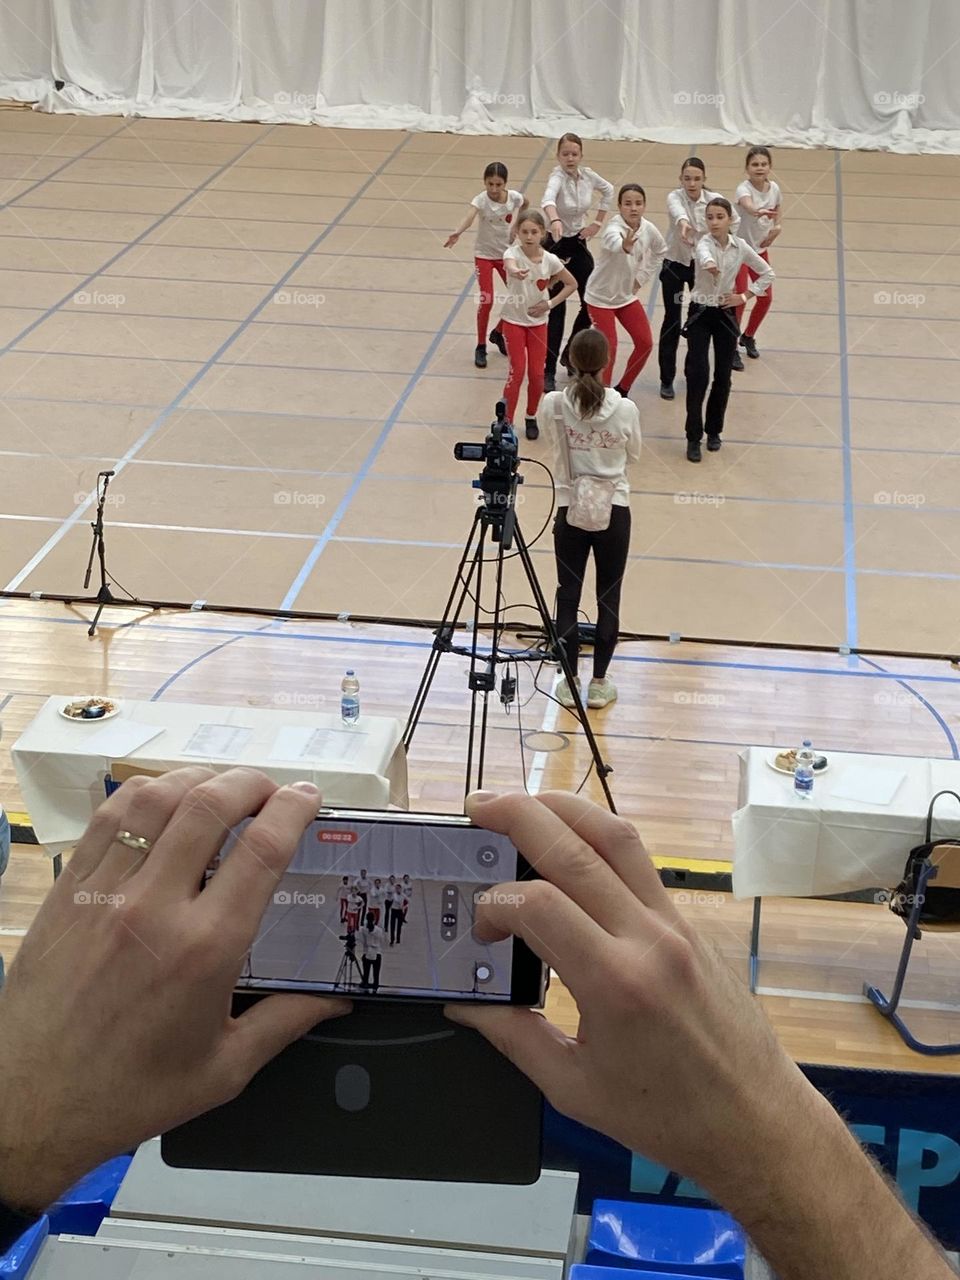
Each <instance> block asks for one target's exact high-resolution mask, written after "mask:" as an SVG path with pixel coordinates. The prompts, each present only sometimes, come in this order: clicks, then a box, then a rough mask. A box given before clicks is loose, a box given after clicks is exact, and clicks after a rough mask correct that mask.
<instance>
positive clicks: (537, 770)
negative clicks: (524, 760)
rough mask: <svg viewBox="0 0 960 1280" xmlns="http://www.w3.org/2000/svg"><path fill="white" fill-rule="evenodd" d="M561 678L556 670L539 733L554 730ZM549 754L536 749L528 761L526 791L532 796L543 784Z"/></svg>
mask: <svg viewBox="0 0 960 1280" xmlns="http://www.w3.org/2000/svg"><path fill="white" fill-rule="evenodd" d="M562 679H563V674H562V672H560V671H558V672H557V673H556V674H555V676H554V678H553V686H552V688H551V690H550V692H551V693H552V694H553V697H552V698H548V699H547V708H546V710H545V711H544V713H543V721H542V722H541V725H540V728H539V730H538V732H540V733H554V732H555V731H556V728H557V720H558V719H559V716H560V703H559V702H557V701H556V696H557V686H558V685H559V683H560V681H561V680H562ZM550 754H551V752H549V751H537V752H535V754H534V757H533V759H532V760H531V762H530V770H529V772H528V773H527V792H528V793H529V794H530V795H532V796H535V795H537V793H538V792H539V790H540V788H541V786H542V785H543V772H544V769H546V767H547V756H549V755H550Z"/></svg>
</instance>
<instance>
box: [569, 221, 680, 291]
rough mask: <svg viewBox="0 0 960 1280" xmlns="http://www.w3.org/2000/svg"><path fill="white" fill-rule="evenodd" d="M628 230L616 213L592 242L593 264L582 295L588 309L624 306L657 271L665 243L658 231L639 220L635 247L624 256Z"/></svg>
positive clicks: (662, 257)
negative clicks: (624, 240) (624, 241)
mask: <svg viewBox="0 0 960 1280" xmlns="http://www.w3.org/2000/svg"><path fill="white" fill-rule="evenodd" d="M629 231H630V228H629V227H628V226H627V224H626V222H625V221H624V220H623V218H621V216H620V214H619V213H615V214H614V215H613V217H612V218H608V219H607V220H606V222H605V223H604V224H603V229H602V230H601V232H600V234H599V235H598V236H597V237H596V238H595V239H594V241H593V244H594V250H593V252H594V257H595V259H596V265H595V266H594V268H593V270H592V271H591V272H590V278H589V280H588V281H587V287H586V289H585V290H584V294H583V296H584V300H585V301H586V302H587V304H588V305H589V306H591V307H625V306H626V305H627V303H628V302H632V301H633V300H634V298H636V296H637V293H638V292H639V291H640V290H641V289H642V288H643V286H644V285H645V284H646V283H647V281H648V280H649V279H651V277H652V276H654V275H656V274H657V272H658V271H659V270H660V264H661V262H663V259H664V256H665V255H666V252H667V244H666V241H665V240H664V238H663V236H662V235H661V234H660V232H659V230H658V229H657V228H656V227H655V226H654V225H653V223H652V222H648V221H647V219H646V218H641V219H640V227H639V230H638V231H637V240H636V244H634V246H633V248H632V249H631V250H630V252H629V253H624V250H623V239H624V236H626V235H627V234H628V233H629Z"/></svg>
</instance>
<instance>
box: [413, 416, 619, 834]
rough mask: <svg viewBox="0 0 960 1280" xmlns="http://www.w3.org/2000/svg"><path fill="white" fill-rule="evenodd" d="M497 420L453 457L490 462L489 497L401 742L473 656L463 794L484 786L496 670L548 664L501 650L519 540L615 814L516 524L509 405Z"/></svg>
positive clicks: (509, 692)
mask: <svg viewBox="0 0 960 1280" xmlns="http://www.w3.org/2000/svg"><path fill="white" fill-rule="evenodd" d="M496 412H497V420H496V422H495V423H494V424H493V426H492V427H491V429H490V435H489V436H488V437H487V440H486V441H485V442H484V444H482V445H477V444H466V445H464V444H458V445H456V446H455V447H454V456H455V457H456V458H458V459H459V460H461V461H480V460H483V461H484V462H485V463H486V465H485V467H484V469H483V471H482V472H481V474H480V478H479V480H477V481H474V486H475V487H476V488H477V489H479V490H480V492H481V493H482V495H483V500H482V502H481V503H480V504H479V505H478V506H477V510H476V512H475V513H474V517H473V524H472V525H471V527H470V532H469V534H468V535H467V541H466V545H465V546H464V549H463V555H462V556H461V558H460V563H459V565H458V566H457V571H456V574H455V575H454V580H453V585H452V587H451V589H450V595H449V596H448V598H447V603H446V607H445V608H444V611H443V618H442V620H441V622H440V626H439V627H438V628H437V630H436V631H435V632H434V641H433V646H432V648H431V650H430V656H429V657H428V658H427V663H426V666H425V668H424V672H423V676H422V677H421V680H420V685H419V687H418V689H417V692H416V695H415V697H414V700H413V706H412V708H411V710H410V716H409V718H408V720H407V724H406V727H405V729H404V732H403V745H404V748H405V750H406V751H407V752H408V753H409V750H410V744H411V742H412V741H413V735H414V733H415V732H416V728H417V725H418V723H419V721H420V716H421V715H422V713H423V708H424V704H425V703H426V700H427V697H428V695H429V693H430V687H431V685H432V683H433V678H434V676H435V675H436V672H437V667H438V666H439V663H440V659H441V657H442V656H443V655H444V654H445V653H456V654H459V655H461V656H462V657H467V658H469V659H470V673H469V676H468V679H467V683H468V686H469V689H470V725H469V737H468V740H467V765H466V776H465V782H464V796H467V795H469V794H470V792H471V791H475V790H479V789H480V788H481V787H482V786H483V769H484V762H485V758H486V746H487V728H488V712H489V698H490V694H491V693H495V692H496V688H497V668H498V667H499V666H502V665H505V664H509V663H517V662H536V663H540V662H543V659H544V655H543V653H542V652H540V651H539V650H532V649H525V650H519V651H516V650H514V651H510V650H504V649H503V648H502V640H503V633H504V629H505V623H504V616H503V615H504V608H503V603H502V586H503V564H504V559H505V558H506V554H507V552H509V551H510V549H511V547H512V546H513V543H514V541H516V552H515V553H514V554H516V555H517V556H518V557H519V559H520V563H521V565H522V566H523V571H524V573H525V575H526V579H527V584H528V586H529V588H530V593H531V595H532V597H533V602H534V605H535V607H536V610H537V612H538V613H539V615H540V622H541V625H542V627H543V631H544V633H545V635H546V637H547V648H548V652H550V653H551V656H552V657H553V658H554V659H555V660H556V661H558V662H559V664H560V667H561V669H562V671H563V674H564V676H565V677H566V681H567V686H568V688H569V689H570V693H571V696H572V698H573V701H574V705H573V707H572V708H570V710H571V714H572V715H574V716H576V718H577V719H578V720H579V721H580V724H581V725H582V727H583V731H584V735H585V737H586V739H587V742H588V744H589V747H590V753H591V755H592V756H593V762H594V765H595V766H596V770H597V777H598V778H599V780H600V785H601V787H602V788H603V794H604V796H605V798H606V802H607V804H608V806H609V807H610V810H611V812H612V813H616V811H617V810H616V805H615V804H614V801H613V796H612V794H611V792H610V787H609V784H608V782H607V775H608V774H609V773H612V771H613V770H612V769H611V767H610V765H608V764H606V763H605V762H604V760H603V757H602V756H601V754H600V748H599V746H598V745H597V740H596V738H595V737H594V734H593V729H592V728H591V726H590V721H589V720H588V719H587V713H586V711H585V709H584V706H583V701H582V699H581V697H580V690H579V687H578V685H577V683H576V679H575V674H576V673H575V672H574V671H572V670H571V668H570V664H569V663H568V661H567V655H566V650H565V649H564V647H563V645H562V644H561V643H560V637H559V635H558V634H557V628H556V623H555V622H554V619H553V615H552V613H551V611H550V608H549V606H548V604H547V601H546V598H545V596H544V594H543V589H542V587H541V586H540V583H539V581H538V579H537V573H536V570H535V569H534V567H533V561H532V560H531V558H530V551H529V548H528V547H527V543H526V540H525V539H524V536H523V532H522V530H521V528H520V524H519V522H518V520H517V511H516V501H517V487H518V485H520V484H522V483H523V477H522V476H520V475H519V470H518V468H519V462H520V459H519V457H518V456H517V437H516V435H515V434H514V431H513V428H512V426H511V425H510V423H509V422H507V421H506V418H505V414H506V405H505V403H504V401H502V400H501V401H499V402H498V404H497V410H496ZM491 543H492V544H493V547H494V548H495V549H496V556H495V557H490V558H489V559H488V558H487V557H486V556H485V555H484V548H485V546H487V545H489V544H491ZM487 564H491V565H494V569H493V573H494V579H495V585H494V597H493V608H492V610H488V612H489V613H491V614H492V622H491V623H490V624H489V625H490V629H491V640H490V648H489V651H486V652H481V650H480V649H479V648H478V640H479V636H480V614H481V610H482V595H483V579H484V566H485V565H487ZM468 596H470V597H471V599H472V600H473V629H472V634H471V637H470V643H469V644H468V645H457V644H454V635H455V633H456V630H457V627H458V625H459V624H460V618H461V614H462V612H463V608H464V603H465V601H466V599H467V597H468ZM515 695H516V682H515V680H513V678H512V677H510V676H509V675H507V674H506V673H505V674H504V676H503V677H502V680H501V685H500V697H501V700H502V701H503V703H504V705H508V704H509V702H510V701H512V700H513V698H514V696H515Z"/></svg>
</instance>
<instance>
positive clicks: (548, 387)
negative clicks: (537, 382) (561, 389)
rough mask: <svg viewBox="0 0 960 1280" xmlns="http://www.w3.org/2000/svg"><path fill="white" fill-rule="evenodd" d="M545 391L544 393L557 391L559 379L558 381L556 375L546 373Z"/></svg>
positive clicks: (544, 376) (544, 377)
mask: <svg viewBox="0 0 960 1280" xmlns="http://www.w3.org/2000/svg"><path fill="white" fill-rule="evenodd" d="M543 389H544V391H556V389H557V379H556V376H555V375H554V374H552V373H545V374H544V375H543Z"/></svg>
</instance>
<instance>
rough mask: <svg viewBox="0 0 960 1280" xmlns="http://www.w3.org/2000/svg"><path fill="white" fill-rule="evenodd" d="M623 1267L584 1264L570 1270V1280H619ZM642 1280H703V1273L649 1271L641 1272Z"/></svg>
mask: <svg viewBox="0 0 960 1280" xmlns="http://www.w3.org/2000/svg"><path fill="white" fill-rule="evenodd" d="M623 1270H624V1269H623V1267H591V1266H588V1265H587V1264H586V1263H584V1262H579V1263H576V1264H575V1265H574V1266H572V1267H571V1268H570V1275H569V1277H568V1280H617V1276H621V1277H622V1276H623ZM640 1280H703V1272H702V1271H649V1270H648V1269H647V1268H644V1270H643V1271H642V1272H641V1277H640Z"/></svg>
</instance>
